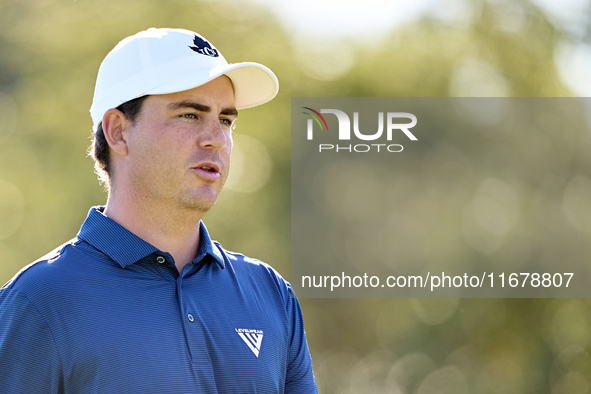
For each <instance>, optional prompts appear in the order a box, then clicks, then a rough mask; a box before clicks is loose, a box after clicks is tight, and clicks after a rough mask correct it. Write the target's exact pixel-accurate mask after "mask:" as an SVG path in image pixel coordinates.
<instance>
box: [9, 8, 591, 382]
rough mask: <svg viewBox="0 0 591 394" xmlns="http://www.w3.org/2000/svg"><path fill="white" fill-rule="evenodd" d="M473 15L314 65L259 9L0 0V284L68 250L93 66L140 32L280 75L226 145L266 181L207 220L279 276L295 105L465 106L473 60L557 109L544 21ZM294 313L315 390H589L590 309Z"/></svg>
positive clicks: (412, 29)
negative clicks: (265, 166)
mask: <svg viewBox="0 0 591 394" xmlns="http://www.w3.org/2000/svg"><path fill="white" fill-rule="evenodd" d="M470 6H471V7H470V9H471V10H472V15H471V16H469V17H466V19H465V20H463V21H454V22H445V21H443V20H437V19H433V18H423V19H421V20H419V21H416V22H413V23H408V24H406V25H403V26H399V27H397V28H395V29H394V28H393V29H392V31H390V32H389V33H387V34H386V35H384V36H382V37H375V41H374V42H346V43H343V42H340V43H339V42H337V43H336V45H337V47H338V46H339V45H340V46H341V47H345V48H346V50H343V51H341V52H334V51H333V52H331V51H330V48H331V45H332V44H330V43H329V44H326V45H327V46H325V47H321V48H320V49H318V50H317V51H316V52H311V53H312V55H314V54H316V55H315V57H312V60H310V57H309V56H311V55H310V53H307V52H306V51H307V50H312V49H313V48H311V47H312V46H313V44H318V45H321V44H322V40H321V39H320V38H318V39H319V40H318V41H319V42H317V43H315V42H314V40H311V42H310V43H301V42H297V41H294V37H293V36H291V35H290V34H288V33H287V32H286V30H284V28H283V27H282V26H281V25H280V24H279V22H277V21H276V19H275V18H274V17H273V15H272V13H271V12H270V11H269V10H267V9H266V8H265V7H263V6H260V5H255V4H251V3H248V2H246V1H240V2H235V3H231V2H213V1H212V2H208V1H194V0H175V1H168V2H162V1H156V0H142V1H139V0H134V1H115V0H105V1H91V0H78V1H72V0H68V1H60V0H37V1H24V0H20V1H19V0H0V226H2V228H3V231H0V255H1V256H2V257H3V259H2V266H1V267H0V281H1V282H5V281H7V280H8V279H10V278H11V277H12V276H13V275H14V273H15V272H16V271H17V270H18V269H20V268H21V267H23V266H25V265H26V264H28V263H30V262H31V261H34V260H35V259H37V258H38V257H40V256H42V255H43V254H45V253H47V252H48V251H50V250H52V249H53V248H54V247H56V246H58V245H59V244H61V243H63V242H65V241H67V240H68V239H70V238H72V237H74V236H75V235H76V233H77V230H78V228H79V226H80V224H81V223H82V221H83V219H84V217H85V215H86V212H87V211H88V209H89V207H90V206H92V205H99V204H104V202H105V200H106V194H105V193H104V191H103V190H102V188H101V187H100V186H99V185H98V182H97V181H96V177H95V176H94V174H93V169H92V168H93V165H92V160H91V159H90V158H88V157H85V156H86V153H85V152H86V149H87V147H88V145H89V143H90V140H89V136H90V132H91V121H90V116H89V114H88V108H89V107H90V104H91V100H92V93H93V86H94V79H95V77H96V72H97V70H98V66H99V64H100V62H101V60H102V58H103V57H104V56H105V55H106V54H107V52H108V51H109V50H110V49H111V48H112V47H113V46H114V45H115V44H116V43H117V42H118V41H119V40H120V39H122V38H124V37H126V36H128V35H131V34H134V33H136V32H138V31H139V30H143V29H146V28H149V27H152V26H155V27H179V28H187V29H191V30H195V31H198V32H199V33H201V34H203V35H204V36H205V37H207V38H208V39H209V40H211V41H212V42H213V43H214V45H216V47H218V49H220V50H221V51H222V53H223V54H224V56H225V57H226V59H227V60H228V61H230V62H238V61H256V62H260V63H262V64H265V65H267V66H268V67H270V68H271V69H272V70H274V72H275V73H276V74H277V76H278V77H279V80H280V84H281V89H280V93H279V95H278V97H277V98H276V99H275V100H274V101H273V102H271V103H269V104H267V105H264V106H262V107H258V108H255V109H250V110H245V111H242V112H241V114H240V119H239V120H238V122H237V123H238V127H237V130H236V133H237V135H236V144H237V147H238V148H240V144H241V137H243V136H249V137H254V138H255V139H256V140H258V141H260V142H261V143H262V144H263V145H264V146H265V147H266V150H267V152H268V155H269V157H270V159H271V165H272V168H271V171H270V176H269V178H268V181H267V182H266V183H265V184H264V186H263V187H261V188H259V189H258V190H256V191H254V192H241V191H233V190H225V191H224V192H223V193H222V196H221V197H220V199H219V201H218V203H217V205H216V207H215V208H214V209H213V210H212V212H211V213H209V214H208V215H207V216H206V217H205V222H206V223H207V225H208V228H209V230H210V232H211V234H212V236H213V237H214V238H216V239H218V240H220V241H221V242H222V244H223V245H224V246H225V247H227V248H228V249H230V250H236V251H240V252H243V253H245V254H247V255H250V256H253V257H257V258H260V259H261V260H264V261H266V262H268V263H270V264H271V265H273V266H274V267H276V268H277V269H278V270H279V271H280V272H281V273H282V274H283V275H284V276H286V277H288V278H289V267H290V266H289V259H290V175H289V169H290V145H289V141H290V113H289V108H290V99H291V97H302V96H378V97H379V96H417V97H420V96H442V97H445V96H450V95H454V94H456V92H457V89H460V90H459V91H462V90H461V84H460V88H457V86H458V85H457V83H456V82H454V81H457V80H458V72H459V71H458V70H460V69H461V68H462V67H463V66H464V65H465V64H467V62H468V63H469V62H474V61H476V62H480V63H479V64H487V65H489V66H490V67H491V68H492V69H494V70H496V71H495V73H496V74H495V75H496V76H497V77H496V78H500V80H501V81H502V83H503V84H504V85H503V86H504V89H505V90H501V91H504V92H506V94H507V95H510V96H532V97H533V96H568V95H570V93H569V92H568V91H567V90H566V89H565V87H564V86H563V85H562V84H561V82H560V80H559V78H558V75H557V72H556V68H555V65H554V61H553V53H554V49H555V46H556V44H557V42H558V40H559V39H560V38H561V34H560V32H558V31H557V30H556V29H555V28H554V27H553V25H552V24H550V23H549V22H548V20H547V19H546V18H545V16H544V14H542V13H541V12H540V11H539V10H538V9H536V8H535V7H534V6H533V5H532V4H530V3H529V2H527V1H517V2H514V3H513V7H517V8H518V9H519V12H520V13H521V14H520V15H521V19H520V21H518V22H515V23H513V24H510V23H508V22H507V21H511V18H509V17H508V16H507V15H506V10H504V7H506V4H505V3H504V2H492V1H491V2H486V1H482V0H473V1H472V2H471V3H470ZM307 56H308V57H307ZM331 56H332V58H330V57H331ZM323 64H324V66H322V67H320V66H321V65H323ZM316 67H319V68H316ZM499 76H500V77H499ZM493 82H494V81H493ZM454 84H455V85H454ZM454 86H456V88H454ZM454 89H456V90H454ZM475 89H476V90H475V91H476V92H477V91H478V86H477V87H476V88H475ZM242 139H243V140H244V139H245V138H242ZM539 165H540V168H541V170H543V169H544V163H539ZM528 170H531V171H534V169H528ZM541 170H540V171H541ZM466 258H469V256H467V257H466ZM438 301H439V303H437V302H438ZM301 303H302V307H303V310H304V315H305V318H306V327H307V335H308V340H309V343H310V347H311V351H312V355H313V360H314V365H315V370H316V375H317V379H318V382H319V386H320V389H321V392H323V393H336V392H349V393H353V392H360V393H361V392H363V393H368V392H383V393H386V392H388V393H416V392H418V393H420V394H426V393H435V392H437V393H439V392H454V393H468V392H469V393H525V392H536V393H538V392H539V393H550V392H553V393H555V392H559V393H575V392H586V391H584V389H585V387H587V388H588V387H589V383H588V382H587V381H586V379H587V377H588V376H591V374H590V372H591V371H589V368H590V367H589V365H590V364H589V355H588V350H589V334H588V333H589V332H590V330H589V328H590V325H591V321H590V320H589V317H588V316H589V308H590V305H589V302H587V301H586V300H502V299H501V300H494V299H493V300H470V299H467V300H452V301H449V302H446V301H440V300H410V299H408V300H407V299H403V300H352V299H344V300H316V299H314V300H311V299H306V300H301ZM446 308H447V309H446ZM442 309H443V310H448V311H449V314H448V315H445V316H444V318H441V319H443V320H441V319H440V318H438V317H437V316H439V315H436V314H437V313H438V312H437V311H439V312H440V311H441V310H442ZM434 314H435V315H434ZM438 319H439V320H438ZM433 387H435V388H438V389H433ZM446 390H447V391H446Z"/></svg>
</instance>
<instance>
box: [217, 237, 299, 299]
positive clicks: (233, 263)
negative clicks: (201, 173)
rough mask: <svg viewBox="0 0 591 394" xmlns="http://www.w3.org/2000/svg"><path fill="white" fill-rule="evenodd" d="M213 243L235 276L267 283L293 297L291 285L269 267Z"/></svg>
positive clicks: (259, 261) (258, 282)
mask: <svg viewBox="0 0 591 394" xmlns="http://www.w3.org/2000/svg"><path fill="white" fill-rule="evenodd" d="M213 243H214V244H215V245H216V246H217V247H218V249H219V250H220V251H221V252H222V254H223V255H224V260H225V264H226V265H229V266H230V267H228V268H230V269H231V270H232V271H233V272H235V273H236V275H238V276H240V277H242V278H248V279H251V280H252V281H254V282H255V283H257V284H262V283H265V282H267V283H269V284H271V285H272V286H273V287H275V288H276V289H277V290H279V291H280V292H281V293H282V295H284V296H293V290H292V289H291V284H290V283H289V282H288V281H287V280H285V279H284V278H283V276H281V274H280V273H279V272H278V271H277V270H276V269H275V268H273V267H272V266H271V265H269V264H267V263H265V262H263V261H261V260H258V259H255V258H252V257H248V256H245V255H244V254H242V253H237V252H232V251H229V250H226V249H224V248H223V247H222V245H221V244H220V243H219V242H217V241H213Z"/></svg>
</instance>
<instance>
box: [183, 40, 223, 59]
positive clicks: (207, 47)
mask: <svg viewBox="0 0 591 394" xmlns="http://www.w3.org/2000/svg"><path fill="white" fill-rule="evenodd" d="M193 44H195V46H194V47H192V46H189V48H191V49H192V50H194V51H195V52H197V53H200V54H202V55H205V56H211V57H218V56H219V55H220V54H219V53H218V51H217V50H216V49H215V48H212V46H211V44H210V43H209V42H207V41H206V40H204V39H203V38H201V37H199V36H198V35H197V34H195V38H194V39H193Z"/></svg>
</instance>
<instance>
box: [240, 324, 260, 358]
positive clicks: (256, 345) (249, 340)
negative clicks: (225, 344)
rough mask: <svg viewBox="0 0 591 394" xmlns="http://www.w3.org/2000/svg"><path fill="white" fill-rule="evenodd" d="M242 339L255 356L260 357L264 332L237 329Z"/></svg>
mask: <svg viewBox="0 0 591 394" xmlns="http://www.w3.org/2000/svg"><path fill="white" fill-rule="evenodd" d="M234 330H236V332H237V333H238V335H240V338H242V340H243V341H244V343H246V344H247V345H248V347H249V348H250V350H252V352H253V353H254V355H255V356H257V357H258V356H259V352H260V351H261V343H262V342H263V331H262V330H250V329H248V328H235V329H234Z"/></svg>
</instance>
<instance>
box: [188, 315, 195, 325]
mask: <svg viewBox="0 0 591 394" xmlns="http://www.w3.org/2000/svg"><path fill="white" fill-rule="evenodd" d="M187 319H189V321H190V322H191V323H193V320H195V318H194V317H193V315H191V314H190V313H189V314H188V315H187Z"/></svg>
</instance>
